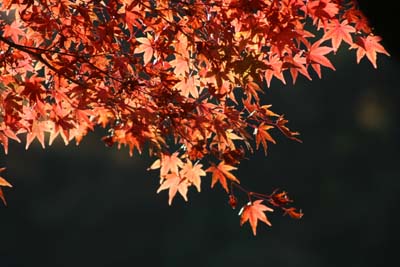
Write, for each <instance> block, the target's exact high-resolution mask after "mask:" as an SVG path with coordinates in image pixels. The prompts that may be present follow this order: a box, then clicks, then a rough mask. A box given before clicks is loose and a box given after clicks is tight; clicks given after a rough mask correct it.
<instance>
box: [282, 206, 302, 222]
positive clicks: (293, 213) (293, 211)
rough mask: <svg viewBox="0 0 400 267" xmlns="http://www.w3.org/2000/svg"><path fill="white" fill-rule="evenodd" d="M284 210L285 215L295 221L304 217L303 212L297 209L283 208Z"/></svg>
mask: <svg viewBox="0 0 400 267" xmlns="http://www.w3.org/2000/svg"><path fill="white" fill-rule="evenodd" d="M283 210H284V211H285V212H284V214H283V215H286V214H288V215H289V216H290V217H292V218H293V219H301V218H302V217H303V215H304V214H303V212H302V211H301V210H300V211H297V210H296V208H293V207H290V208H283Z"/></svg>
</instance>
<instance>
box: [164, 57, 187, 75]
mask: <svg viewBox="0 0 400 267" xmlns="http://www.w3.org/2000/svg"><path fill="white" fill-rule="evenodd" d="M169 63H170V64H171V66H172V67H175V69H174V73H175V74H176V75H182V76H185V74H186V73H189V63H188V59H187V58H184V57H182V56H181V55H175V59H173V60H171V61H170V62H169Z"/></svg>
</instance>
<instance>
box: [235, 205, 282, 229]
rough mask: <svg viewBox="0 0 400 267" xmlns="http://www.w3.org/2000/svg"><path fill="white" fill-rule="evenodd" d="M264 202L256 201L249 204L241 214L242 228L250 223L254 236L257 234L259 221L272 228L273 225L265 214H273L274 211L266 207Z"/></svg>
mask: <svg viewBox="0 0 400 267" xmlns="http://www.w3.org/2000/svg"><path fill="white" fill-rule="evenodd" d="M262 202H263V200H255V201H253V202H249V203H247V205H245V206H244V207H243V208H242V210H241V211H240V212H239V215H240V226H242V225H243V224H244V223H245V222H247V221H249V223H250V226H251V229H252V231H253V234H254V235H256V234H257V224H258V221H259V220H260V221H262V222H264V223H265V224H267V225H269V226H271V223H270V221H269V220H268V218H267V216H266V215H265V212H266V211H270V212H272V211H274V210H273V209H271V208H269V207H267V206H265V205H264V204H261V203H262Z"/></svg>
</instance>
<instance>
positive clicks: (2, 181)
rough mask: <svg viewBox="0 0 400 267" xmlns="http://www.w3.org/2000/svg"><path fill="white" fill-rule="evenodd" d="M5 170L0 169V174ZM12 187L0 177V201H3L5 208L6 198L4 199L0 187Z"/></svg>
mask: <svg viewBox="0 0 400 267" xmlns="http://www.w3.org/2000/svg"><path fill="white" fill-rule="evenodd" d="M5 169H6V168H0V172H3V171H4V170H5ZM2 186H3V187H5V186H6V187H12V185H11V184H10V183H9V182H7V180H6V179H4V178H3V177H1V176H0V199H1V200H2V201H3V203H4V205H6V206H7V201H6V198H5V197H4V193H3V189H2V188H1V187H2Z"/></svg>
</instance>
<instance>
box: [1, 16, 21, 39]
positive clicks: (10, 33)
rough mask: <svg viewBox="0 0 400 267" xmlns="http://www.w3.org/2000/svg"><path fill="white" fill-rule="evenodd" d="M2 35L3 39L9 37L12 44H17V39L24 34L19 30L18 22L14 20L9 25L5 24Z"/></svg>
mask: <svg viewBox="0 0 400 267" xmlns="http://www.w3.org/2000/svg"><path fill="white" fill-rule="evenodd" d="M3 35H4V37H11V40H13V42H14V43H18V39H19V37H20V36H23V35H25V33H24V31H23V30H21V28H20V25H19V22H18V21H17V20H14V21H13V23H11V25H9V24H6V25H5V26H4V33H3Z"/></svg>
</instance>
